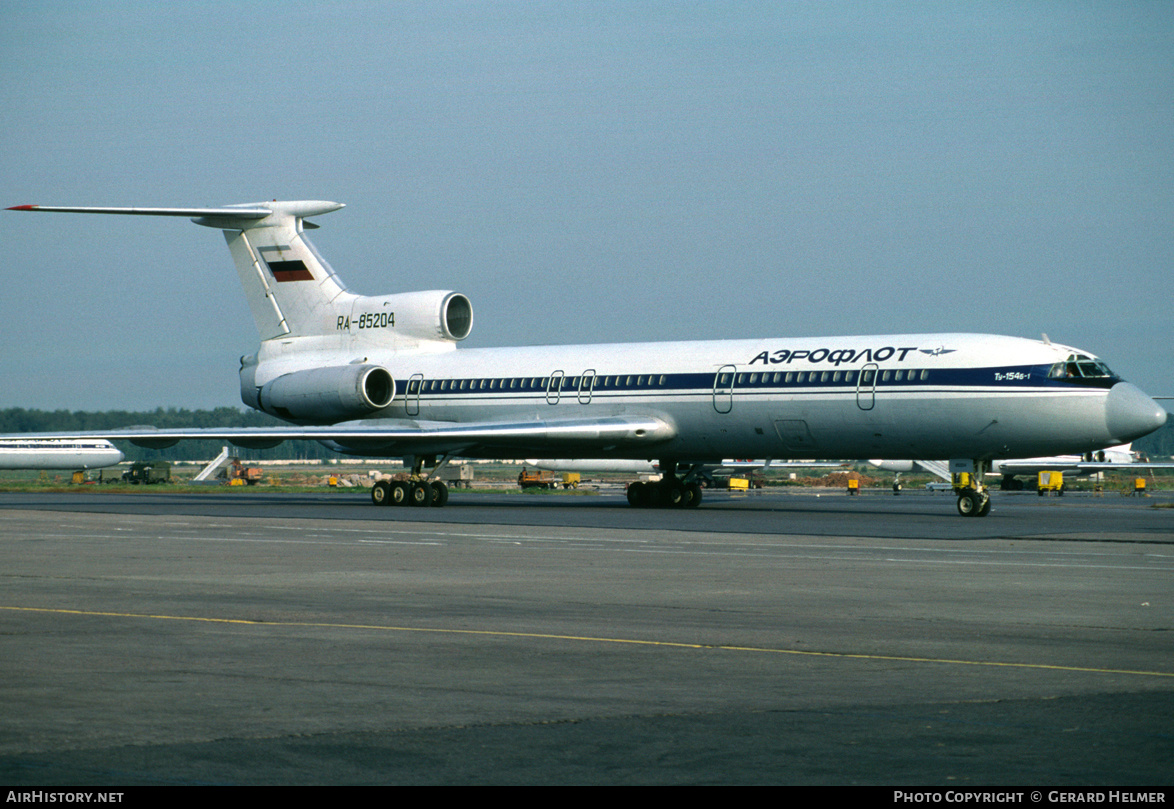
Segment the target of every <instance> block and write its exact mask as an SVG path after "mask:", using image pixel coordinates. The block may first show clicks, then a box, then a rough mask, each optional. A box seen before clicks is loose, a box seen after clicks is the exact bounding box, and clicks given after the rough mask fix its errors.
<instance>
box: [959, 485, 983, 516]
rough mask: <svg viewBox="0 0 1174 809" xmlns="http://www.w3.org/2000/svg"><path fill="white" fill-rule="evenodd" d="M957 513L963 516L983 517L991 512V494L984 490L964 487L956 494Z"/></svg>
mask: <svg viewBox="0 0 1174 809" xmlns="http://www.w3.org/2000/svg"><path fill="white" fill-rule="evenodd" d="M958 513H959V514H961V515H962V516H963V517H985V516H986V515H988V514H990V513H991V496H990V495H989V494H987V493H986V492H981V493H979V492H976V491H974V489H965V490H964V491H963V492H962V494H960V495H958Z"/></svg>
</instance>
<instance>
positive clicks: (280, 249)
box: [197, 202, 353, 340]
mask: <svg viewBox="0 0 1174 809" xmlns="http://www.w3.org/2000/svg"><path fill="white" fill-rule="evenodd" d="M267 204H268V205H269V206H272V207H273V208H274V212H273V215H272V216H269V217H266V218H265V219H263V220H261V221H260V222H250V223H244V222H235V223H234V222H228V223H226V222H224V221H222V220H221V219H220V217H207V218H205V219H203V220H197V221H198V222H199V224H202V225H208V226H210V227H221V228H222V229H223V230H224V238H225V240H226V241H227V242H228V249H229V250H230V251H231V252H232V258H233V262H234V263H235V264H236V269H237V273H238V274H239V275H240V280H241V286H242V287H244V290H245V297H246V298H247V299H248V302H249V309H250V310H251V311H252V313H253V320H254V321H255V322H256V324H257V331H258V332H259V333H260V335H261V339H262V340H270V339H273V338H276V337H285V336H290V337H304V336H307V335H320V334H329V333H331V332H332V331H334V329H335V328H336V326H335V324H336V321H337V316H338V314H339V312H345V313H346V314H349V313H350V303H351V301H350V300H349V299H350V298H351V297H353V296H351V295H350V293H348V292H347V290H346V287H345V286H344V285H343V284H342V282H341V281H340V280H339V278H338V276H336V275H335V274H334V270H333V269H331V267H330V265H329V264H327V263H326V261H325V260H324V259H323V258H322V256H320V255H319V254H318V251H317V250H315V249H314V246H313V245H312V244H310V241H309V240H308V239H307V238H306V236H305V232H304V224H303V219H302V215H299V214H302V213H303V211H298V210H297V209H296V208H295V209H294V210H293V211H288V212H287V211H285V210H282V209H281V207H279V206H290V207H291V208H293V207H294V206H297V205H306V203H279V202H272V203H267ZM330 204H333V203H330ZM230 224H236V225H243V226H242V227H240V229H235V228H230V227H228V226H227V225H230ZM311 227H312V225H311ZM340 307H342V308H340Z"/></svg>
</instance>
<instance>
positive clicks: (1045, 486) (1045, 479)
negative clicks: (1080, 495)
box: [1036, 472, 1064, 497]
mask: <svg viewBox="0 0 1174 809" xmlns="http://www.w3.org/2000/svg"><path fill="white" fill-rule="evenodd" d="M1036 486H1037V487H1038V488H1037V491H1038V493H1039V496H1040V497H1043V496H1044V495H1045V494H1047V493H1048V492H1054V493H1055V494H1056V496H1057V497H1063V496H1064V473H1063V472H1040V473H1039V479H1038V481H1037V483H1036Z"/></svg>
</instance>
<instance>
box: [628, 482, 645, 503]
mask: <svg viewBox="0 0 1174 809" xmlns="http://www.w3.org/2000/svg"><path fill="white" fill-rule="evenodd" d="M628 505H630V506H631V507H632V508H647V507H648V484H646V483H641V482H640V481H636V482H635V483H629V484H628Z"/></svg>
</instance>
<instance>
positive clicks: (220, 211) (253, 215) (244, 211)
mask: <svg viewBox="0 0 1174 809" xmlns="http://www.w3.org/2000/svg"><path fill="white" fill-rule="evenodd" d="M8 210H10V211H44V212H48V213H112V214H130V215H132V216H188V217H193V218H194V217H198V216H233V217H237V218H240V219H264V218H265V217H266V216H269V214H271V213H273V211H271V210H269V209H268V208H259V207H253V206H249V207H239V208H234V207H228V208H62V207H57V206H51V205H14V206H13V207H11V208H9V209H8Z"/></svg>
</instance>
